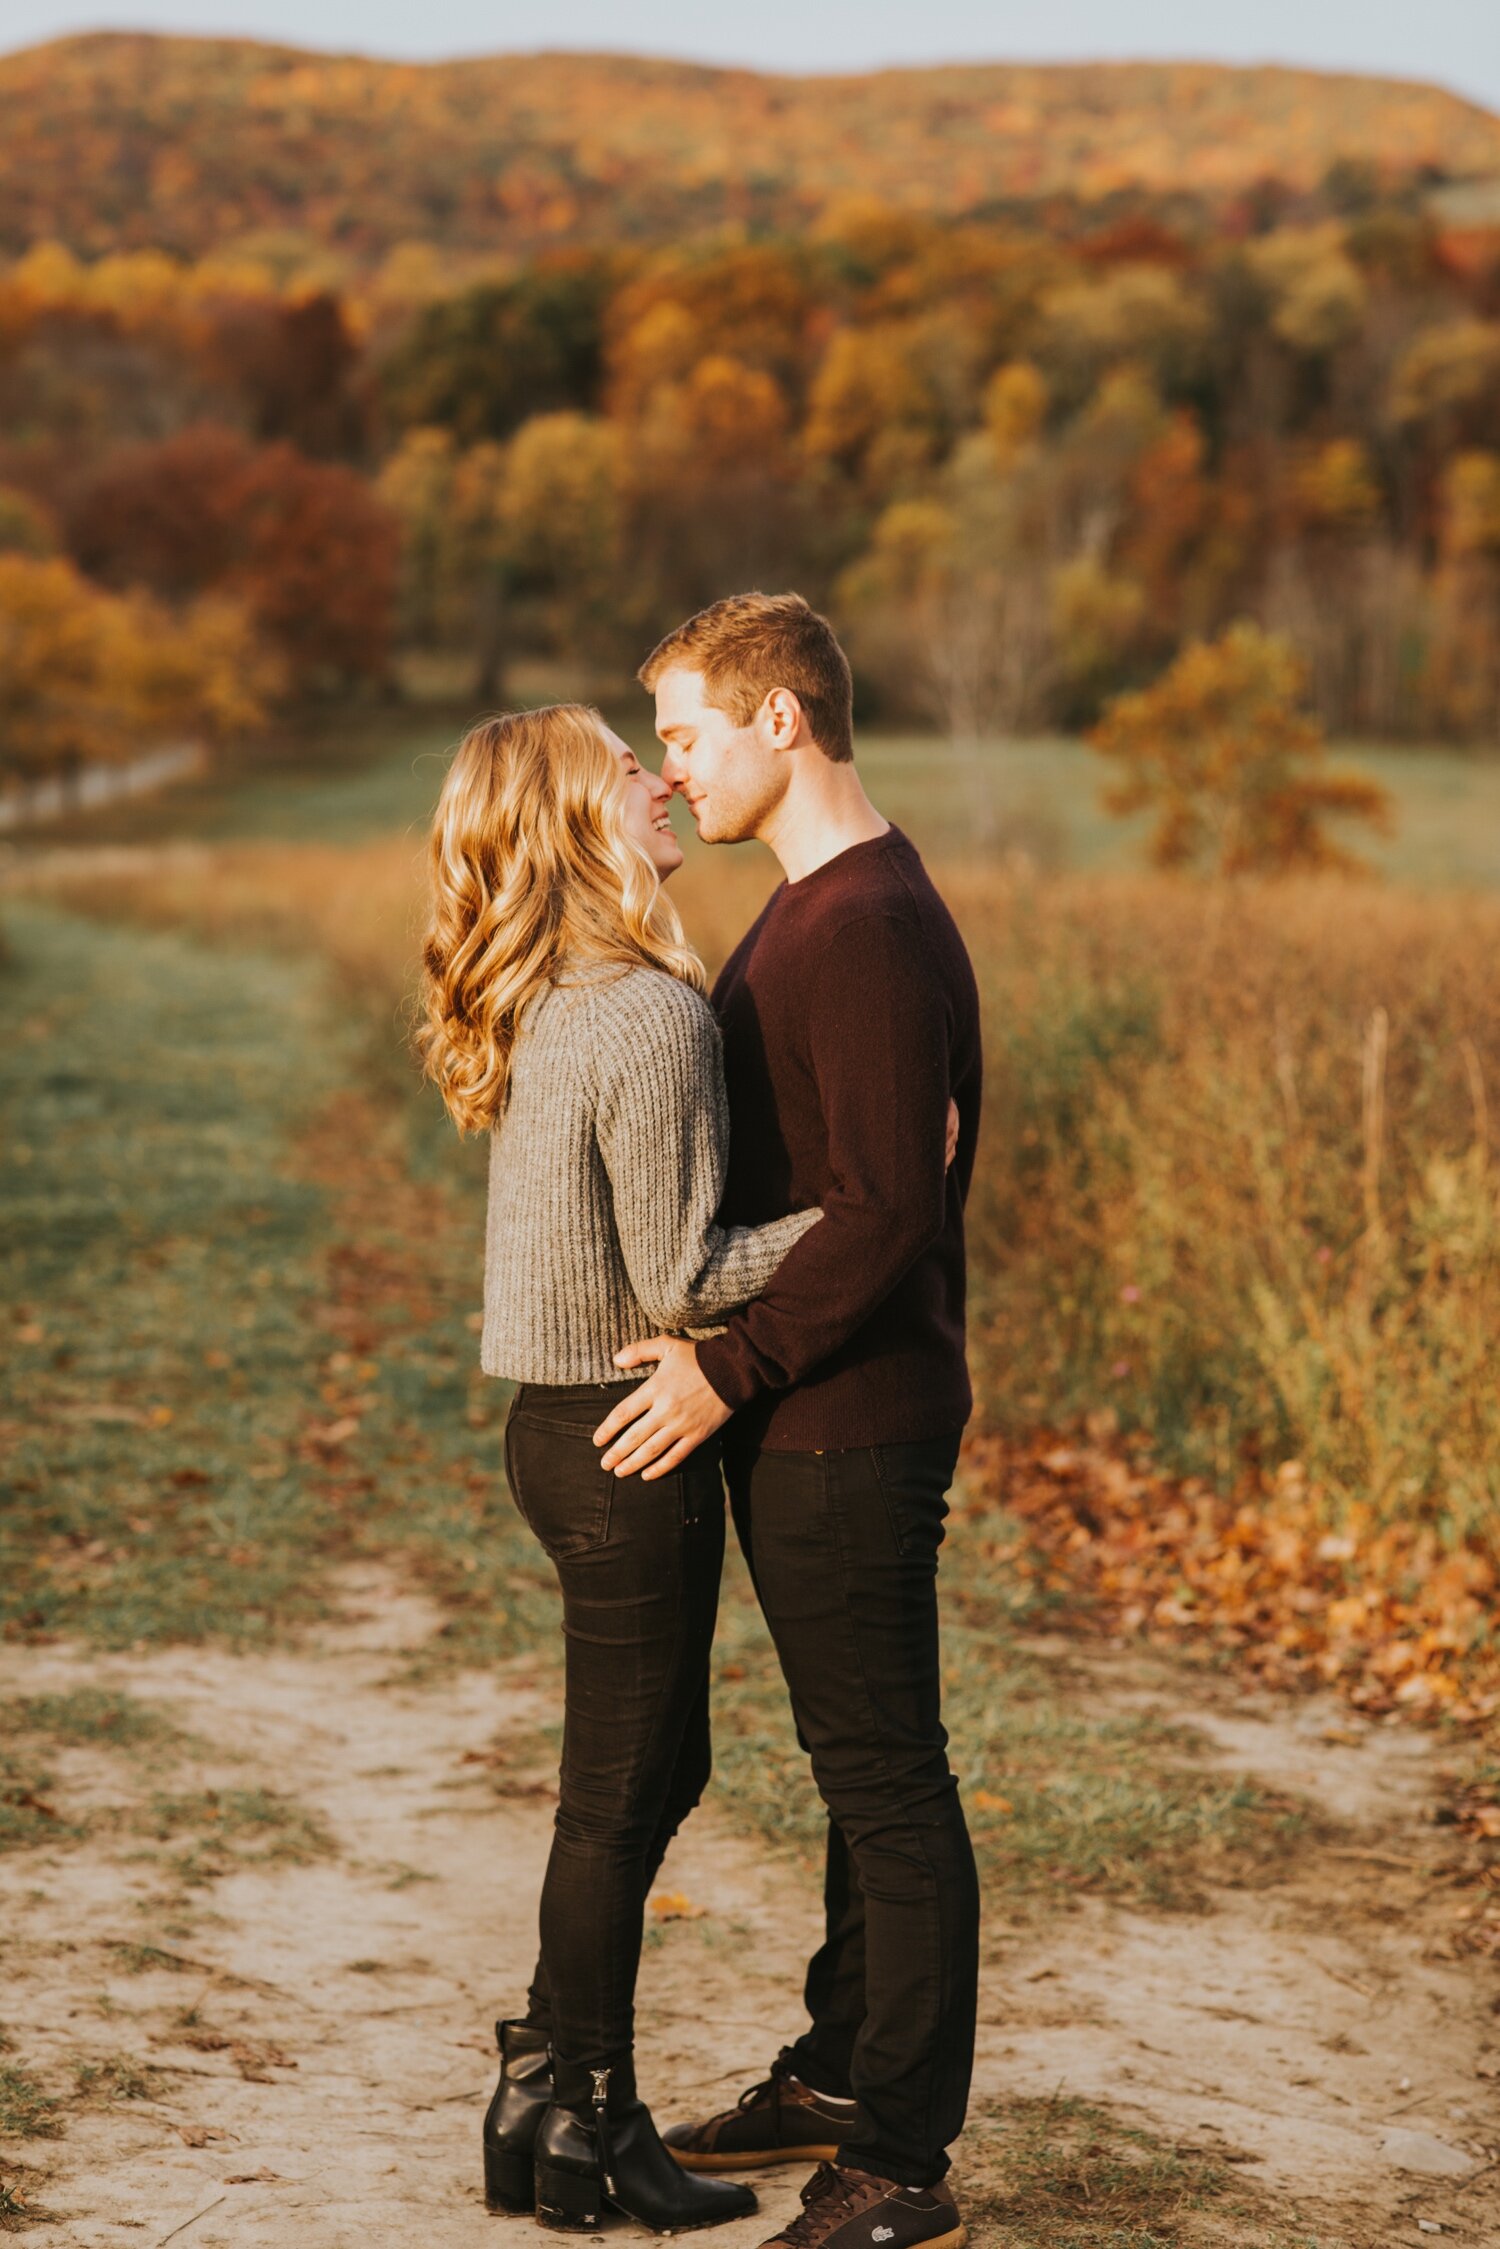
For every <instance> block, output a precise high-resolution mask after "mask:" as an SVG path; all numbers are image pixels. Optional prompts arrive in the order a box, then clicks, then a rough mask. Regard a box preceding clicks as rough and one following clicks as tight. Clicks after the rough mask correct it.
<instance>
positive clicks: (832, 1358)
mask: <svg viewBox="0 0 1500 2249" xmlns="http://www.w3.org/2000/svg"><path fill="white" fill-rule="evenodd" d="M714 1005H715V1007H716V1009H717V1010H718V1015H719V1021H720V1024H721V1026H722V1028H723V1034H724V1056H725V1074H726V1078H727V1082H728V1086H729V1106H730V1111H731V1113H732V1115H733V1117H734V1144H733V1147H732V1148H731V1150H730V1158H729V1183H728V1187H727V1189H726V1192H725V1198H724V1207H723V1212H722V1215H723V1217H724V1218H725V1219H726V1220H730V1221H733V1222H734V1223H736V1224H740V1225H753V1224H754V1223H755V1221H756V1220H758V1219H762V1218H765V1217H767V1216H768V1215H769V1214H770V1213H771V1212H772V1211H781V1210H785V1209H786V1208H787V1207H788V1205H790V1206H791V1207H792V1208H794V1209H795V1208H796V1207H798V1206H799V1205H801V1206H804V1207H805V1206H807V1205H809V1204H813V1203H816V1204H818V1205H819V1206H820V1207H821V1208H822V1210H823V1212H824V1218H823V1223H822V1225H821V1226H819V1227H818V1228H817V1229H816V1230H815V1231H814V1232H813V1233H812V1234H811V1235H809V1237H808V1238H807V1239H806V1240H805V1241H801V1242H799V1243H798V1244H797V1246H796V1248H795V1249H794V1250H792V1252H791V1253H790V1255H789V1256H788V1257H787V1259H786V1261H785V1263H784V1264H783V1265H781V1266H780V1267H779V1268H778V1270H777V1272H776V1275H775V1277H774V1279H772V1280H771V1281H769V1282H768V1284H767V1285H766V1287H765V1288H764V1289H760V1290H757V1292H756V1296H755V1300H754V1302H753V1303H750V1304H747V1305H746V1307H745V1309H744V1311H742V1312H737V1313H735V1314H734V1315H733V1317H732V1318H731V1319H730V1320H729V1322H728V1325H727V1328H726V1331H725V1333H724V1334H723V1335H721V1336H717V1337H715V1338H714V1339H713V1340H712V1341H711V1342H706V1343H704V1344H702V1345H701V1346H700V1347H699V1351H698V1363H699V1365H700V1366H701V1368H702V1369H703V1372H704V1374H705V1376H706V1377H707V1379H708V1381H709V1383H710V1384H711V1385H712V1387H713V1388H714V1390H716V1391H717V1392H718V1395H719V1396H720V1398H722V1399H723V1401H724V1403H725V1405H727V1406H729V1407H731V1408H732V1409H734V1410H735V1411H736V1412H737V1413H739V1414H740V1415H741V1416H742V1417H743V1418H742V1424H741V1426H742V1427H746V1428H752V1429H754V1430H755V1431H756V1432H757V1433H758V1434H759V1436H760V1439H761V1442H762V1443H763V1444H764V1445H766V1446H767V1447H768V1448H769V1449H770V1450H772V1451H782V1452H799V1451H810V1452H817V1451H835V1450H842V1449H844V1448H846V1447H851V1446H864V1445H886V1444H899V1443H903V1442H905V1441H907V1440H909V1439H917V1438H922V1437H935V1436H941V1435H944V1434H947V1433H950V1432H952V1431H954V1430H957V1429H961V1428H962V1426H963V1424H964V1422H965V1420H966V1419H967V1418H968V1414H969V1409H970V1403H971V1398H970V1390H969V1377H968V1370H967V1367H966V1364H965V1357H964V1198H965V1197H966V1195H967V1194H968V1191H969V1181H970V1178H971V1177H972V1174H973V1169H974V1150H975V1144H976V1141H977V1138H978V1132H979V1097H980V1080H981V1057H980V1035H979V1034H980V1025H979V994H978V991H977V989H976V987H975V982H974V971H973V969H972V968H971V966H970V965H969V956H968V954H967V953H966V952H965V950H964V945H963V940H962V938H961V937H960V936H959V933H958V931H957V929H956V928H955V927H954V923H953V917H952V915H951V914H950V913H949V911H948V909H947V907H946V906H945V905H944V904H943V901H942V899H941V898H940V897H939V896H938V894H937V891H936V890H935V889H934V887H933V884H932V881H931V879H930V877H929V876H928V874H927V871H926V869H925V868H924V867H923V865H922V862H921V859H920V858H919V857H918V855H917V853H916V852H915V851H914V850H913V848H912V846H911V844H910V843H909V842H908V841H907V839H906V837H905V836H904V835H902V833H901V831H900V829H899V828H890V829H888V830H887V831H886V833H885V834H884V835H881V836H876V837H873V838H871V839H870V840H869V841H868V842H865V843H857V844H854V845H852V846H851V847H850V848H849V849H848V850H847V851H842V852H840V853H839V854H838V855H837V857H835V858H833V859H830V860H828V861H827V862H826V863H825V864H824V865H823V866H821V867H817V868H815V869H814V870H813V872H812V873H811V874H808V875H804V876H803V877H802V878H801V879H800V880H799V881H797V882H786V883H783V884H782V885H781V888H780V889H779V890H777V891H776V892H775V893H774V894H773V896H772V897H771V899H770V901H769V903H768V904H767V906H766V908H765V910H764V912H763V913H762V914H761V915H760V918H759V919H758V920H757V921H756V922H755V924H754V926H753V927H752V928H751V929H750V930H749V931H748V932H747V934H746V935H745V937H744V938H743V939H742V940H741V942H740V944H739V945H738V946H737V947H736V949H735V951H734V952H733V954H732V955H731V956H730V958H729V960H728V962H727V963H726V964H725V968H724V972H723V974H722V975H721V976H720V978H719V981H718V983H717V985H716V986H715V987H714ZM950 1098H951V1099H952V1100H953V1101H955V1102H956V1103H957V1105H958V1115H959V1133H958V1153H957V1156H956V1158H955V1160H954V1162H953V1165H952V1167H951V1169H945V1167H944V1149H945V1139H946V1131H947V1116H948V1102H949V1100H950Z"/></svg>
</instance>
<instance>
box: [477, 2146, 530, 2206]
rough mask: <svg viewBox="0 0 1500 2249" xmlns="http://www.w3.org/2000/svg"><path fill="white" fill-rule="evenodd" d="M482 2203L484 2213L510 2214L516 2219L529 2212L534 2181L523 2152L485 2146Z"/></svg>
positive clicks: (527, 2158)
mask: <svg viewBox="0 0 1500 2249" xmlns="http://www.w3.org/2000/svg"><path fill="white" fill-rule="evenodd" d="M484 2201H485V2208H486V2209H488V2210H510V2211H513V2212H515V2213H516V2214H517V2215H520V2214H521V2213H523V2212H526V2211H529V2210H530V2209H531V2207H532V2204H533V2203H534V2202H535V2201H536V2180H535V2176H534V2173H533V2166H532V2161H531V2157H530V2156H529V2155H528V2154H527V2153H526V2152H525V2151H524V2150H522V2149H519V2148H508V2147H491V2146H490V2145H489V2144H488V2143H486V2146H485V2151H484Z"/></svg>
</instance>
